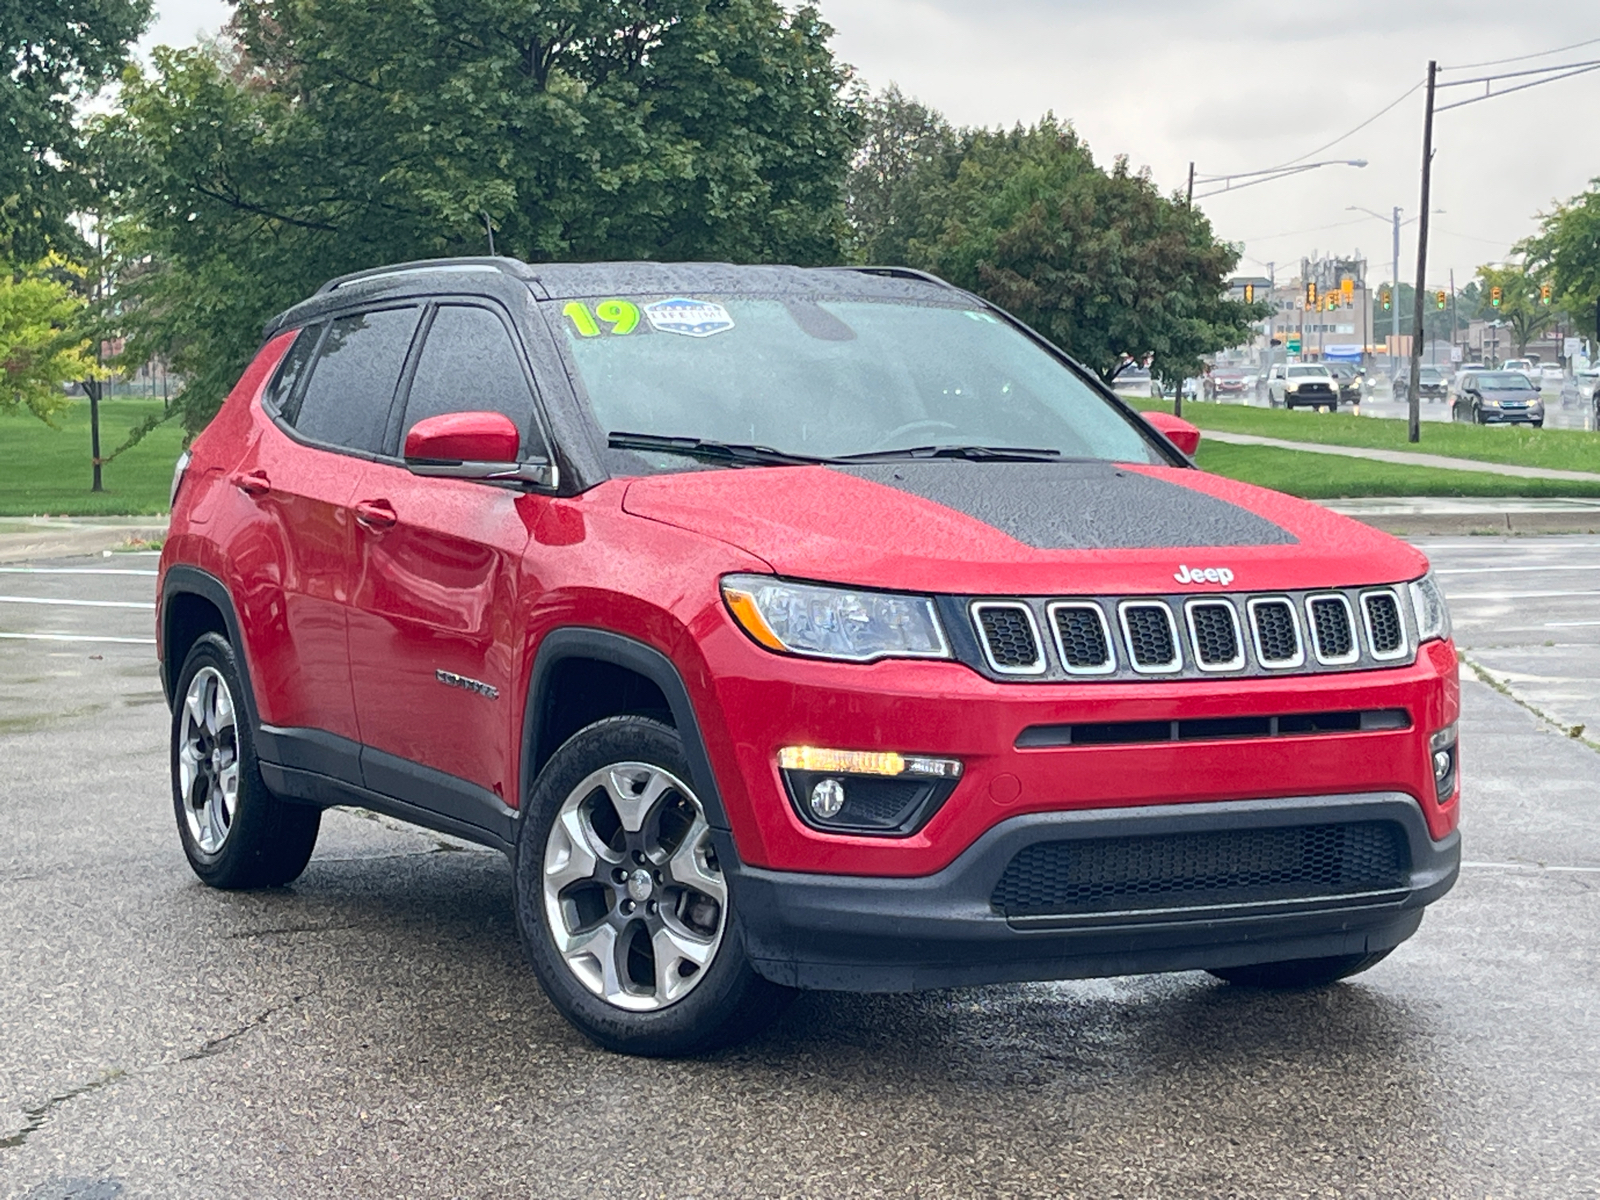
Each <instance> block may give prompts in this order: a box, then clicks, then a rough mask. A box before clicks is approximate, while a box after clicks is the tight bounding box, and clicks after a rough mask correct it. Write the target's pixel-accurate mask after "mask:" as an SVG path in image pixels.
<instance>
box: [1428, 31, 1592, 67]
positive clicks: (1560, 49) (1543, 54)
mask: <svg viewBox="0 0 1600 1200" xmlns="http://www.w3.org/2000/svg"><path fill="white" fill-rule="evenodd" d="M1596 42H1600V37H1595V38H1590V39H1589V40H1588V41H1586V42H1573V43H1572V45H1570V46H1557V47H1556V48H1555V49H1554V50H1540V51H1539V52H1538V53H1536V54H1518V55H1515V56H1514V57H1512V58H1493V59H1490V60H1489V61H1488V62H1476V63H1462V64H1461V65H1460V66H1459V67H1440V68H1439V70H1441V71H1475V70H1477V69H1478V68H1479V67H1499V66H1504V65H1505V64H1506V63H1514V62H1527V61H1528V60H1529V59H1530V58H1548V57H1549V56H1550V55H1552V54H1564V53H1566V52H1567V51H1568V50H1578V49H1581V48H1582V47H1584V46H1593V45H1594V44H1595V43H1596Z"/></svg>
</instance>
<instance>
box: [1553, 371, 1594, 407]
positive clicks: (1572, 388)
mask: <svg viewBox="0 0 1600 1200" xmlns="http://www.w3.org/2000/svg"><path fill="white" fill-rule="evenodd" d="M1561 403H1562V404H1563V405H1564V406H1568V407H1570V406H1572V405H1575V404H1576V405H1580V406H1583V405H1592V406H1594V409H1595V415H1596V417H1597V418H1600V367H1585V368H1584V369H1583V370H1581V371H1574V372H1573V373H1572V374H1571V375H1569V376H1567V379H1566V382H1565V383H1563V384H1562V385H1561Z"/></svg>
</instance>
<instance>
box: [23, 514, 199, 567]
mask: <svg viewBox="0 0 1600 1200" xmlns="http://www.w3.org/2000/svg"><path fill="white" fill-rule="evenodd" d="M0 523H4V524H10V522H9V521H6V522H0ZM166 536H167V526H166V522H165V521H161V520H159V519H157V520H154V521H150V522H147V523H145V524H127V525H69V524H67V523H65V522H63V523H60V524H56V523H50V524H44V523H40V524H37V525H31V526H30V527H29V528H27V529H24V530H22V531H20V532H17V533H0V563H8V562H24V561H26V560H28V559H35V558H75V557H81V556H84V555H90V554H100V553H102V552H104V551H106V550H118V549H121V548H123V547H125V546H127V544H128V543H129V542H132V541H140V542H155V541H160V540H161V539H162V538H164V537H166Z"/></svg>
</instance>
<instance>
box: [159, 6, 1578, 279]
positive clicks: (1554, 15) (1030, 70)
mask: <svg viewBox="0 0 1600 1200" xmlns="http://www.w3.org/2000/svg"><path fill="white" fill-rule="evenodd" d="M157 7H158V16H157V19H156V23H155V26H154V27H153V29H152V30H151V34H150V36H149V37H147V38H146V40H145V44H146V45H153V44H155V43H158V42H166V43H169V44H174V45H181V44H187V43H189V42H192V41H193V40H194V37H195V35H196V33H197V31H200V30H206V29H213V28H215V27H216V26H217V25H219V24H220V23H221V22H222V21H224V20H226V19H227V16H228V14H229V11H230V10H229V9H228V7H227V6H226V5H224V4H222V3H220V2H219V0H157ZM821 7H822V10H823V13H824V15H825V16H826V17H827V19H828V20H829V21H830V22H831V23H832V24H833V25H834V27H835V29H836V30H837V34H836V36H835V39H834V49H835V52H836V53H837V54H838V55H839V57H841V58H842V59H844V60H845V61H847V62H849V63H851V64H853V65H854V66H855V68H856V70H857V71H858V72H859V73H860V75H861V77H862V78H863V79H865V80H866V81H867V82H868V83H870V84H872V85H873V86H874V87H883V86H885V85H887V84H889V83H890V82H894V83H898V84H899V85H900V87H901V88H902V90H904V91H906V92H907V93H909V94H911V95H914V96H916V97H917V98H919V99H921V100H922V101H923V102H924V103H927V104H930V105H932V106H934V107H935V108H938V109H940V110H941V111H943V112H944V113H945V115H946V116H948V117H949V118H950V119H951V120H952V121H954V122H956V123H958V124H987V125H996V124H1000V125H1011V124H1013V123H1015V122H1018V121H1023V122H1031V121H1033V120H1036V119H1037V118H1038V117H1039V116H1040V115H1041V114H1043V113H1044V112H1046V111H1054V112H1055V114H1056V115H1057V116H1058V117H1060V118H1062V119H1064V120H1068V121H1071V122H1072V123H1073V124H1074V125H1075V126H1076V127H1077V129H1078V131H1079V133H1080V134H1082V135H1083V136H1084V137H1085V138H1086V139H1087V141H1088V143H1089V145H1090V147H1091V148H1092V149H1093V151H1094V153H1095V155H1096V157H1097V159H1098V160H1099V161H1100V162H1101V163H1102V164H1103V165H1109V163H1110V162H1111V160H1112V159H1113V158H1114V157H1115V156H1116V155H1118V154H1126V155H1127V156H1128V158H1129V159H1130V160H1131V162H1132V163H1133V164H1134V166H1135V167H1149V168H1150V170H1151V172H1152V173H1153V175H1154V177H1155V179H1156V181H1157V182H1158V183H1159V184H1160V185H1161V186H1162V188H1163V189H1167V190H1170V189H1172V188H1177V187H1181V186H1182V185H1183V183H1184V181H1185V176H1186V174H1187V171H1188V165H1189V162H1190V160H1193V161H1194V162H1195V163H1196V169H1197V171H1198V172H1199V173H1200V174H1201V175H1208V174H1210V175H1220V174H1228V173H1233V172H1242V171H1253V170H1258V169H1261V168H1264V167H1273V166H1276V165H1278V164H1279V163H1282V162H1285V161H1287V160H1290V159H1295V158H1298V157H1300V156H1301V155H1304V154H1306V153H1307V152H1308V151H1312V150H1315V149H1316V148H1317V147H1318V146H1320V145H1322V144H1323V143H1324V142H1328V141H1331V140H1332V139H1334V138H1336V137H1338V136H1339V135H1340V134H1342V133H1345V132H1346V131H1348V130H1350V129H1352V128H1353V127H1354V126H1356V125H1358V124H1360V123H1361V122H1362V121H1365V120H1366V119H1367V118H1369V117H1371V116H1372V115H1373V114H1374V113H1376V112H1378V111H1379V110H1380V109H1382V108H1383V107H1384V106H1385V105H1387V104H1389V103H1390V102H1391V101H1393V100H1395V99H1397V98H1398V97H1399V96H1400V95H1401V94H1402V93H1403V92H1405V91H1406V89H1407V88H1409V87H1411V86H1412V85H1413V84H1415V83H1418V82H1420V81H1421V80H1422V78H1423V77H1424V75H1425V74H1426V71H1427V63H1428V60H1429V58H1434V59H1437V60H1438V62H1439V63H1440V65H1441V66H1442V67H1454V66H1462V65H1465V64H1472V63H1479V62H1483V61H1484V60H1488V59H1502V58H1507V57H1510V56H1513V55H1523V54H1534V53H1537V52H1539V51H1544V50H1550V49H1554V48H1556V47H1559V46H1564V45H1569V44H1571V43H1575V42H1582V41H1584V40H1586V39H1590V38H1595V39H1600V4H1596V2H1595V0H1542V2H1541V3H1538V4H1508V3H1505V2H1504V0H1410V2H1408V3H1401V2H1399V0H1342V2H1340V3H1332V4H1317V5H1307V4H1304V3H1296V4H1285V3H1279V4H1266V3H1261V2H1259V0H1118V2H1116V3H1108V2H1107V0H1004V2H1001V0H981V2H979V0H821ZM1593 59H1600V41H1596V43H1595V44H1593V45H1590V46H1585V47H1582V48H1579V49H1576V50H1573V51H1570V52H1568V53H1566V54H1560V55H1554V56H1550V57H1546V58H1538V59H1533V60H1530V61H1528V62H1518V63H1509V64H1506V65H1504V66H1502V67H1500V68H1498V70H1502V71H1515V70H1519V69H1525V68H1527V67H1532V66H1542V65H1546V64H1551V63H1560V62H1567V61H1573V62H1577V61H1583V60H1593ZM1486 73H1489V72H1486V71H1480V70H1475V69H1469V70H1457V71H1445V72H1443V73H1442V74H1441V76H1440V79H1441V81H1443V80H1449V79H1461V78H1470V77H1473V76H1477V75H1482V74H1486ZM1476 90H1477V89H1475V88H1472V87H1463V88H1459V89H1446V90H1445V91H1443V92H1441V93H1440V95H1441V100H1440V103H1445V102H1446V100H1448V99H1451V98H1459V97H1463V96H1465V95H1468V94H1471V93H1474V92H1475V91H1476ZM1422 106H1423V99H1422V92H1421V90H1420V89H1419V90H1418V91H1416V92H1415V93H1413V94H1412V95H1411V96H1409V97H1408V98H1407V99H1405V100H1404V101H1402V102H1401V103H1400V104H1399V105H1398V106H1397V107H1395V108H1394V109H1393V110H1392V111H1391V112H1389V113H1388V114H1387V115H1386V116H1384V117H1382V118H1380V119H1379V120H1377V121H1375V122H1373V123H1372V124H1371V125H1369V126H1367V128H1365V129H1363V130H1361V131H1360V132H1358V133H1356V134H1355V135H1354V136H1352V137H1350V138H1348V139H1346V140H1344V141H1342V142H1340V143H1339V144H1338V145H1336V146H1333V147H1331V148H1330V149H1328V150H1327V151H1325V152H1323V153H1320V154H1317V155H1314V156H1313V161H1315V160H1317V159H1322V158H1348V159H1359V158H1364V159H1366V160H1368V163H1369V165H1368V166H1367V167H1365V168H1361V169H1357V168H1353V167H1338V166H1335V167H1324V168H1322V169H1320V170H1316V171H1311V172H1308V173H1306V174H1304V175H1301V176H1298V177H1294V178H1290V179H1286V180H1282V181H1278V182H1272V183H1265V184H1261V185H1259V186H1257V187H1252V188H1248V189H1246V190H1244V191H1241V192H1238V193H1237V194H1235V195H1222V196H1215V197H1211V198H1208V199H1206V200H1205V201H1204V207H1205V210H1206V212H1207V213H1208V214H1210V216H1211V219H1212V221H1213V223H1214V224H1215V226H1216V229H1217V232H1218V234H1219V235H1221V236H1222V237H1225V238H1228V239H1230V240H1233V241H1240V242H1243V243H1244V252H1245V255H1246V258H1245V260H1244V261H1243V262H1241V264H1240V269H1241V271H1243V272H1256V271H1259V272H1262V273H1265V265H1264V264H1265V263H1266V262H1269V261H1277V262H1278V263H1280V264H1284V265H1285V267H1286V271H1285V274H1293V273H1294V272H1295V271H1297V270H1298V267H1299V260H1300V258H1301V256H1302V255H1306V256H1309V255H1310V254H1311V253H1312V252H1313V251H1319V252H1328V251H1333V252H1336V253H1341V254H1351V253H1354V252H1356V251H1358V250H1359V251H1360V252H1361V253H1362V254H1363V255H1365V256H1366V257H1367V258H1368V259H1369V260H1370V261H1371V262H1372V264H1373V265H1372V268H1371V270H1372V274H1373V277H1374V278H1378V277H1384V278H1387V277H1388V275H1389V267H1388V263H1389V259H1390V257H1391V245H1392V235H1391V231H1390V227H1389V225H1388V224H1387V223H1386V222H1380V221H1377V220H1374V219H1373V218H1371V217H1366V216H1363V215H1362V214H1360V213H1356V212H1350V211H1347V207H1348V206H1350V205H1362V206H1365V207H1366V208H1370V209H1374V210H1376V211H1378V212H1381V213H1385V214H1387V213H1388V212H1389V211H1390V209H1391V208H1392V207H1393V206H1394V205H1397V204H1398V205H1399V206H1400V207H1401V208H1402V209H1403V210H1404V212H1403V214H1402V216H1403V218H1410V217H1414V216H1415V215H1416V211H1417V204H1418V199H1419V194H1418V192H1419V168H1420V165H1421V158H1422ZM1597 123H1600V71H1596V72H1592V73H1590V74H1588V75H1580V76H1578V77H1577V78H1574V79H1569V80H1564V81H1561V82H1558V83H1552V84H1550V85H1548V86H1546V87H1539V88H1532V89H1529V90H1528V91H1526V92H1523V93H1520V94H1518V95H1514V96H1507V97H1506V98H1504V99H1498V100H1489V101H1486V102H1484V103H1481V104H1473V105H1469V106H1468V107H1466V108H1463V109H1460V110H1459V111H1457V112H1451V113H1444V114H1441V115H1440V116H1439V117H1438V119H1437V121H1436V123H1435V144H1436V146H1437V152H1436V156H1435V159H1434V176H1433V195H1434V202H1433V206H1434V208H1435V210H1438V209H1443V210H1444V211H1443V212H1442V213H1441V212H1437V211H1436V213H1435V216H1434V218H1433V220H1434V229H1433V234H1432V237H1431V239H1430V242H1431V249H1430V252H1429V263H1430V266H1429V271H1428V275H1429V281H1430V284H1435V283H1437V284H1439V285H1443V284H1445V283H1446V282H1448V273H1449V271H1450V269H1451V268H1454V270H1455V273H1456V282H1457V284H1458V285H1460V284H1463V283H1465V282H1466V280H1467V279H1469V278H1471V276H1472V273H1473V271H1474V270H1475V269H1476V267H1477V265H1478V264H1479V263H1483V262H1489V261H1497V260H1499V259H1502V258H1504V257H1505V256H1506V255H1507V253H1508V252H1509V250H1510V247H1511V245H1512V243H1514V242H1515V241H1517V240H1518V239H1519V238H1522V237H1525V236H1526V235H1527V234H1528V233H1530V232H1532V231H1533V229H1534V226H1535V219H1536V214H1537V213H1538V212H1540V211H1541V210H1544V209H1547V208H1549V207H1550V205H1551V204H1552V203H1553V202H1554V201H1555V200H1557V199H1565V198H1567V197H1570V196H1572V195H1574V194H1576V193H1577V192H1579V191H1581V190H1583V188H1584V186H1585V185H1586V184H1587V182H1588V180H1589V179H1591V178H1593V177H1595V176H1600V132H1597V128H1596V127H1597ZM1205 190H1208V189H1205V188H1203V187H1201V188H1197V189H1196V191H1197V192H1203V191H1205ZM1415 255H1416V226H1415V225H1408V226H1406V228H1405V229H1404V230H1403V231H1402V237H1401V252H1400V274H1401V278H1402V279H1407V280H1409V279H1411V278H1412V277H1413V276H1414V274H1415V271H1416V258H1415Z"/></svg>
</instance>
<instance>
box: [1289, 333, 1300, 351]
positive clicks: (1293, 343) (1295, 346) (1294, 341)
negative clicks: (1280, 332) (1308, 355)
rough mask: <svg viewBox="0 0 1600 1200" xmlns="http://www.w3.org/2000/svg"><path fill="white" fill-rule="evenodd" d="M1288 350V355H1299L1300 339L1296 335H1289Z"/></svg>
mask: <svg viewBox="0 0 1600 1200" xmlns="http://www.w3.org/2000/svg"><path fill="white" fill-rule="evenodd" d="M1288 350H1289V353H1290V354H1299V353H1300V337H1299V335H1298V334H1293V333H1291V334H1290V335H1289V346H1288Z"/></svg>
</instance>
